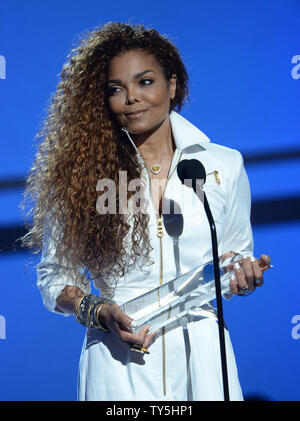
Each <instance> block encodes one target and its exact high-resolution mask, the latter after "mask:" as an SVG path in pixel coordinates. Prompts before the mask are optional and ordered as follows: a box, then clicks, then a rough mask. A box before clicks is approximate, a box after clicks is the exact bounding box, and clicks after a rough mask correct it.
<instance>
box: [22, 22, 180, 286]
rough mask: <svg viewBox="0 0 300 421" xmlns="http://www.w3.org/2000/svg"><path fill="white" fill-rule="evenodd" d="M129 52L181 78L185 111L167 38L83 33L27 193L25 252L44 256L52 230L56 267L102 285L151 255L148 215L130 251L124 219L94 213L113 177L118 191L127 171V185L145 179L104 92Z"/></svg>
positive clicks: (139, 222)
mask: <svg viewBox="0 0 300 421" xmlns="http://www.w3.org/2000/svg"><path fill="white" fill-rule="evenodd" d="M130 50H141V51H145V52H147V53H149V54H152V55H153V56H154V57H155V58H156V60H157V62H158V63H159V65H160V66H161V68H162V70H163V74H164V75H165V78H166V80H167V81H168V80H169V78H170V77H171V75H172V74H173V73H175V74H176V75H177V88H176V96H175V98H174V100H172V101H171V106H170V111H171V110H173V109H176V110H177V111H180V109H181V107H182V105H183V103H184V101H185V100H186V98H187V94H188V88H187V81H188V76H187V73H186V70H185V67H184V64H183V63H182V60H181V58H180V55H179V52H178V50H177V48H176V47H175V46H174V45H173V43H171V42H170V41H169V40H168V39H167V38H166V37H165V36H163V35H161V34H159V33H158V32H157V31H155V30H154V29H151V28H150V29H148V28H146V27H144V26H142V25H132V24H123V23H111V22H110V23H107V24H106V25H104V26H102V27H97V28H96V29H94V30H92V31H88V32H86V35H85V36H82V39H81V41H80V43H79V45H78V46H77V47H75V48H73V49H72V50H71V51H70V53H69V54H68V56H67V61H66V63H65V64H64V66H63V68H62V71H61V75H60V81H59V82H58V84H57V87H56V91H55V93H54V94H53V95H52V96H51V98H50V100H49V103H48V104H47V116H46V118H45V119H44V121H43V122H42V123H41V127H40V129H39V131H38V133H37V135H36V138H37V139H38V151H37V154H36V157H35V160H34V163H33V165H32V168H31V169H30V172H29V175H28V178H27V186H26V190H25V194H24V204H25V205H24V207H25V210H28V209H29V212H28V213H27V217H26V219H25V222H26V225H27V227H28V230H29V231H28V233H27V234H26V235H25V236H24V237H22V239H21V240H22V245H23V246H24V247H29V248H31V250H32V251H33V252H34V253H39V252H40V251H41V250H42V243H43V238H44V235H45V227H46V226H47V225H49V224H50V225H54V226H55V227H56V235H54V236H53V241H55V256H56V258H57V259H58V261H59V262H60V263H62V262H68V266H69V267H70V268H77V267H78V266H79V267H81V268H83V269H85V274H87V273H90V271H93V272H94V273H96V275H97V276H102V277H104V278H107V277H108V276H114V277H119V276H123V275H124V273H125V271H126V269H127V268H128V267H130V266H132V265H134V264H135V263H136V261H137V258H138V257H139V261H140V262H141V264H142V265H143V264H144V263H145V262H148V261H149V252H150V250H151V245H150V242H149V237H148V221H149V216H148V215H147V214H144V213H136V214H135V215H134V219H133V226H132V235H131V240H132V242H131V249H130V250H128V248H126V247H125V245H124V244H123V239H124V238H125V236H126V235H127V234H128V232H129V229H130V223H129V221H128V218H127V215H125V214H118V213H117V214H110V213H107V214H104V215H100V214H99V213H98V212H97V210H96V201H97V197H98V193H97V191H96V185H97V182H98V180H100V179H103V178H109V179H111V180H113V181H114V182H115V185H116V187H117V189H118V177H119V171H127V182H128V184H129V183H130V181H131V180H133V179H138V178H140V177H141V170H142V168H141V165H140V164H139V162H138V160H137V157H136V152H135V150H134V148H133V146H132V145H131V144H130V142H129V140H128V138H127V136H126V134H125V133H124V132H123V131H122V130H121V128H120V127H119V126H118V125H117V123H116V122H115V120H114V119H113V117H112V115H111V114H110V110H109V107H108V104H107V93H106V89H107V86H106V80H107V71H108V65H109V62H110V60H111V58H112V57H114V56H116V55H119V54H120V53H122V52H126V51H130ZM117 193H118V191H117ZM132 194H133V193H132ZM117 198H118V194H117ZM129 198H130V195H129ZM117 205H118V203H117ZM140 258H142V260H140Z"/></svg>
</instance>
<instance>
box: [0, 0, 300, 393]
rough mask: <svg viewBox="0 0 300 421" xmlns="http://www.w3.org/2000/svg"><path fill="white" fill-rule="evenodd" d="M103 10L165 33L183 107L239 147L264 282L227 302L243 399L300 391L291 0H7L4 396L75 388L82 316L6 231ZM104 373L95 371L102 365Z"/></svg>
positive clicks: (298, 89)
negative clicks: (68, 307) (50, 301)
mask: <svg viewBox="0 0 300 421" xmlns="http://www.w3.org/2000/svg"><path fill="white" fill-rule="evenodd" d="M108 21H121V22H129V21H130V22H132V23H141V24H145V25H148V26H153V27H155V28H156V29H157V30H158V31H160V32H162V33H165V34H167V35H168V36H169V38H170V39H171V40H172V41H173V42H175V43H176V44H177V45H178V47H179V49H180V50H181V53H182V57H183V59H184V61H185V63H186V66H187V70H188V72H189V75H190V91H191V96H190V102H189V104H187V105H186V107H185V108H184V110H183V111H182V115H183V116H185V117H187V118H188V119H190V120H191V121H192V122H193V123H195V124H196V125H197V126H198V127H199V128H200V129H201V130H202V131H204V133H206V134H207V135H208V136H209V137H210V138H211V139H212V141H213V142H216V143H219V144H222V145H225V146H228V147H231V148H236V149H238V150H240V151H241V152H242V154H243V156H244V159H245V165H246V169H247V171H248V174H249V179H250V183H251V188H252V197H253V209H252V222H253V230H254V238H255V254H256V255H257V256H258V255H260V254H261V253H268V254H270V255H271V256H272V261H273V264H274V269H272V270H269V271H268V272H267V273H266V275H265V285H264V286H263V288H261V289H258V290H257V291H256V292H255V293H254V294H252V295H251V296H249V297H247V298H240V297H235V298H233V299H232V300H230V301H229V302H225V303H224V313H225V319H226V321H227V323H228V326H229V328H230V332H231V337H232V342H233V345H234V348H235V352H236V358H237V364H238V369H239V375H240V380H241V384H242V388H243V391H244V394H245V398H246V399H264V400H299V398H300V391H299V386H298V383H299V378H300V365H299V351H300V307H299V291H298V290H299V256H298V254H299V246H300V244H299V243H300V240H299V238H300V221H299V219H300V209H299V201H300V200H299V199H300V189H299V162H300V145H299V140H300V138H299V132H300V119H299V106H300V46H299V25H300V2H299V0H276V1H274V0H265V1H263V2H262V1H261V0H251V1H250V0H249V1H237V0H228V1H226V2H225V1H223V0H200V1H185V2H182V1H176V0H172V1H170V0H165V1H158V0H157V1H156V0H154V1H152V2H150V3H147V4H146V3H145V2H142V3H141V2H140V1H136V0H133V1H130V2H124V1H120V0H116V1H114V2H109V1H102V0H85V1H84V2H82V1H74V0H72V1H71V0H60V1H58V0H51V1H50V0H46V1H43V2H41V1H33V0H29V1H26V2H23V1H6V2H2V4H1V13H0V116H1V121H0V138H1V155H0V156H1V166H0V235H1V244H0V246H1V255H0V274H1V293H0V361H1V363H0V399H1V400H75V399H76V382H77V367H78V361H79V357H80V351H81V344H82V340H83V336H84V328H83V327H82V326H81V325H79V324H78V323H76V322H75V321H74V319H73V318H72V317H66V318H64V317H62V316H60V315H55V314H52V313H50V312H49V311H47V310H46V309H45V308H44V307H43V305H42V301H41V298H40V294H39V292H38V290H37V288H36V285H35V282H36V279H35V270H34V266H35V265H36V263H37V261H38V259H36V258H33V257H32V256H31V255H29V254H28V253H27V252H22V251H20V250H19V249H18V247H17V246H14V245H13V241H14V239H16V238H17V237H18V236H19V235H21V234H22V233H23V219H22V215H21V214H20V212H19V210H18V203H19V201H20V200H21V196H22V190H23V187H24V177H25V175H26V173H27V171H28V169H29V167H30V165H31V162H32V159H33V154H34V152H35V149H34V147H33V138H34V135H35V133H36V131H37V129H38V127H39V124H40V122H41V120H42V118H43V117H44V116H45V113H44V106H45V104H46V102H47V100H48V99H49V97H50V95H51V93H52V92H53V91H54V90H55V86H56V83H57V82H58V80H59V73H60V71H61V68H62V66H63V64H64V62H65V58H66V55H67V53H68V52H69V51H70V49H71V48H72V47H73V46H74V45H76V43H77V41H78V39H79V37H80V34H81V33H82V32H83V31H85V30H87V29H93V28H94V27H96V26H98V25H102V24H105V23H106V22H108ZM99 376H101V373H99Z"/></svg>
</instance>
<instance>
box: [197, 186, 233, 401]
mask: <svg viewBox="0 0 300 421" xmlns="http://www.w3.org/2000/svg"><path fill="white" fill-rule="evenodd" d="M203 193H204V209H205V212H206V215H207V219H208V222H209V227H210V233H211V239H212V252H213V262H214V274H215V287H216V301H217V314H218V327H219V338H220V353H221V363H222V376H223V390H224V400H225V401H229V400H230V399H229V387H228V374H227V361H226V347H225V335H224V318H223V303H222V293H221V281H220V267H219V255H218V242H217V231H216V226H215V222H214V219H213V217H212V214H211V211H210V207H209V204H208V201H207V198H206V194H205V192H203Z"/></svg>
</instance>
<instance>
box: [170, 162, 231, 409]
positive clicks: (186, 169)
mask: <svg viewBox="0 0 300 421" xmlns="http://www.w3.org/2000/svg"><path fill="white" fill-rule="evenodd" d="M177 174H178V177H179V179H180V180H181V183H182V184H185V180H191V181H192V185H188V186H187V187H192V189H193V190H194V193H195V194H196V196H197V197H198V199H199V200H200V201H201V203H202V199H204V200H203V202H204V203H203V204H204V209H205V212H206V216H207V219H208V223H209V227H210V233H211V242H212V253H213V264H214V275H215V289H216V301H217V315H218V327H219V342H220V354H221V365H222V378H223V391H224V400H225V401H229V400H230V399H229V387H228V373H227V361H226V347H225V333H224V318H223V304H222V292H221V281H220V267H219V256H218V241H217V231H216V226H215V222H214V219H213V216H212V213H211V211H210V207H209V204H208V201H207V198H206V194H205V191H203V190H202V193H203V196H202V194H200V191H199V190H198V189H197V180H204V183H205V181H206V172H205V168H204V166H203V165H202V163H201V162H200V161H198V160H196V159H191V160H183V161H181V162H180V163H179V164H178V166H177Z"/></svg>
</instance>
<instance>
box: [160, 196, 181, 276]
mask: <svg viewBox="0 0 300 421" xmlns="http://www.w3.org/2000/svg"><path fill="white" fill-rule="evenodd" d="M165 208H166V209H167V212H165V210H164V209H165ZM176 211H177V212H176ZM163 221H164V226H165V229H166V231H167V233H168V234H169V236H170V237H171V238H172V240H173V251H174V260H175V266H176V276H180V275H181V268H180V256H179V247H178V243H179V237H180V236H181V234H182V232H183V225H184V224H183V216H182V213H181V209H180V206H179V204H178V203H176V202H175V201H174V200H172V199H165V198H164V199H163Z"/></svg>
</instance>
